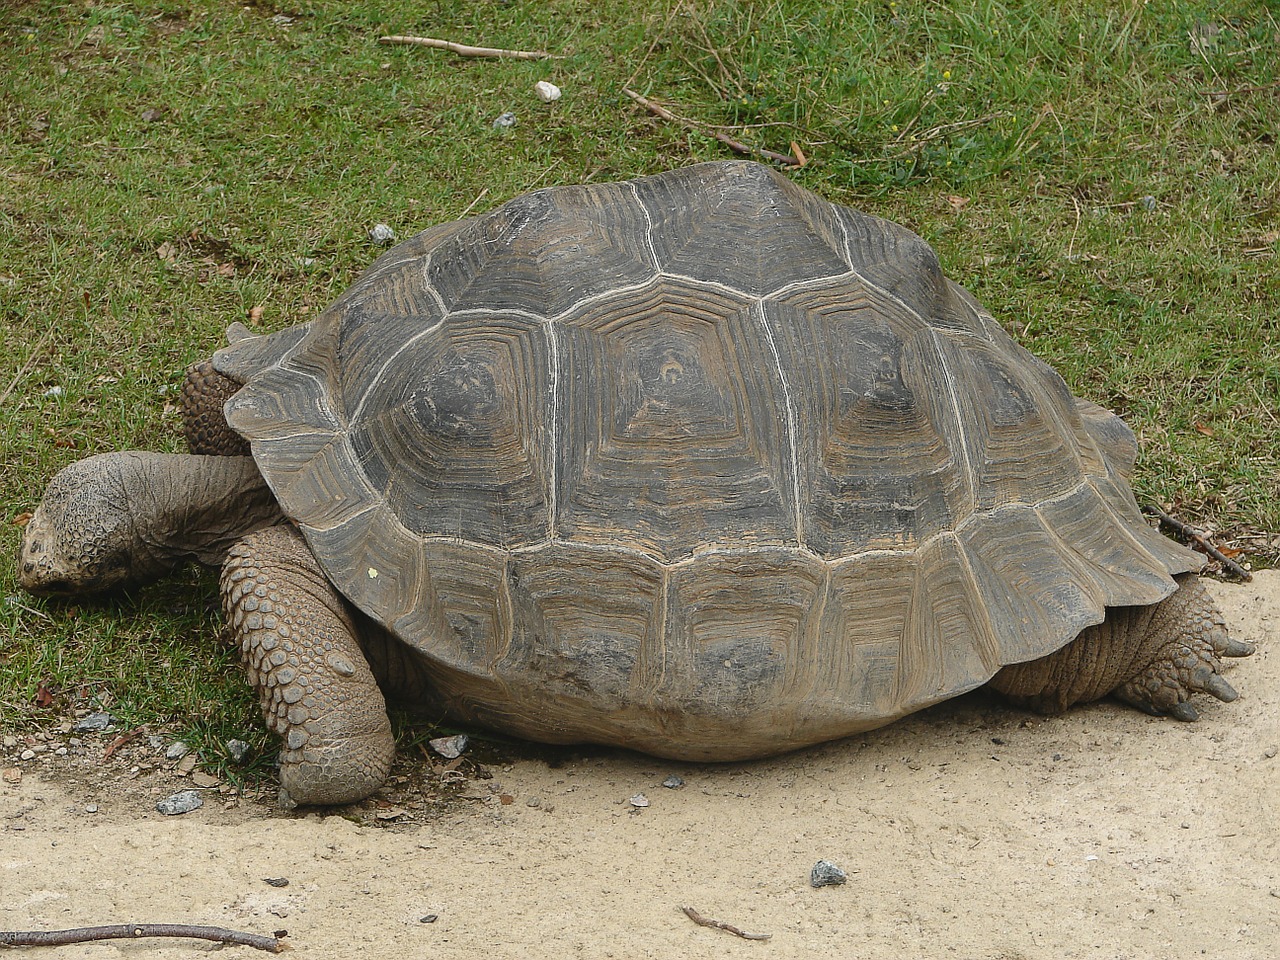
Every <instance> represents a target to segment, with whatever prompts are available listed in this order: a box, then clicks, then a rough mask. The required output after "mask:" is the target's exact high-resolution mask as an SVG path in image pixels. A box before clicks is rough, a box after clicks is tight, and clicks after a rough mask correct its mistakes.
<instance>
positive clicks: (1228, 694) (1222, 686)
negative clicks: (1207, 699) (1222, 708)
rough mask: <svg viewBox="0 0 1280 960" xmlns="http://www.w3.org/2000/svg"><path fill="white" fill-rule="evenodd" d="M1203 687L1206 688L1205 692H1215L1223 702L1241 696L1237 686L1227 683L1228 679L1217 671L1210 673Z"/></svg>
mask: <svg viewBox="0 0 1280 960" xmlns="http://www.w3.org/2000/svg"><path fill="white" fill-rule="evenodd" d="M1201 689H1202V690H1204V692H1205V693H1211V694H1213V695H1214V696H1215V697H1217V698H1218V699H1219V700H1221V701H1222V702H1223V703H1230V702H1231V701H1232V700H1234V699H1236V698H1237V697H1238V696H1240V694H1238V693H1236V690H1235V687H1233V686H1231V684H1229V683H1227V681H1226V680H1224V679H1222V675H1221V674H1217V673H1211V674H1209V676H1208V678H1207V679H1206V680H1205V681H1204V684H1203V685H1202V686H1201Z"/></svg>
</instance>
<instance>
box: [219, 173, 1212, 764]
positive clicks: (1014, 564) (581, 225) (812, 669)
mask: <svg viewBox="0 0 1280 960" xmlns="http://www.w3.org/2000/svg"><path fill="white" fill-rule="evenodd" d="M215 366H217V367H218V368H219V369H221V370H223V371H224V372H227V373H229V374H230V373H234V374H235V375H237V376H238V377H239V378H241V379H247V385H246V386H245V387H244V388H243V389H242V390H241V391H240V392H239V393H238V394H237V395H236V396H235V397H233V398H232V400H231V401H230V402H229V403H228V404H227V408H226V409H227V414H228V418H229V421H230V422H231V424H232V426H233V427H235V428H236V429H237V430H239V431H240V432H241V433H242V434H243V435H245V436H246V437H247V438H249V439H250V441H251V444H252V449H253V454H254V457H255V458H256V460H257V463H258V465H259V468H260V469H261V470H262V472H263V474H264V476H266V478H267V480H268V482H269V483H270V484H271V486H272V489H273V490H274V491H275V493H276V495H277V497H278V498H279V500H280V502H281V504H282V506H283V507H284V509H285V511H286V513H287V514H288V515H289V516H290V517H291V518H292V519H293V520H294V521H295V522H296V523H297V524H298V526H299V528H300V529H301V530H302V531H303V532H304V534H305V535H306V537H307V540H308V542H309V543H310V545H311V548H312V550H313V551H314V552H315V554H316V557H317V559H318V560H319V562H320V563H321V565H322V567H323V568H324V569H325V571H326V573H327V575H328V576H329V577H331V578H332V580H333V582H334V583H335V584H336V585H337V586H338V588H339V589H340V590H342V592H343V593H344V594H345V595H346V596H347V597H349V598H350V599H351V600H352V601H353V602H354V603H355V604H356V605H357V606H358V607H359V608H360V609H362V610H363V611H364V612H365V613H366V614H368V615H370V616H372V617H373V618H375V619H376V620H378V621H379V622H381V623H383V624H385V625H387V626H388V627H390V628H391V629H392V630H393V631H395V632H396V633H397V634H398V635H399V636H400V637H402V638H403V639H404V640H405V641H407V642H408V643H409V644H411V645H412V646H414V647H415V648H417V649H418V650H419V651H421V652H422V653H423V655H424V656H426V657H427V658H428V660H429V661H430V663H431V665H432V670H433V673H434V676H435V679H436V681H437V684H438V686H439V690H440V693H441V695H442V696H443V697H444V698H445V700H446V701H447V702H448V703H449V705H450V707H451V709H452V710H453V712H454V713H456V714H459V715H462V716H466V717H470V718H472V719H474V720H478V721H480V722H484V723H489V724H493V725H496V726H501V727H503V728H504V729H508V730H512V731H515V732H520V733H525V734H527V735H529V736H533V737H536V738H539V739H543V740H552V741H574V740H596V741H605V742H611V743H623V744H626V745H630V746H634V747H637V748H639V749H644V750H648V751H650V752H653V753H658V754H664V755H670V756H684V757H695V758H704V759H729V758H731V757H743V756H753V755H759V754H763V753H771V752H777V751H779V750H784V749H788V748H791V747H795V746H799V745H801V744H803V743H809V742H813V741H815V740H821V739H827V738H830V737H834V736H840V735H843V734H847V733H852V732H855V731H857V730H863V729H867V728H869V727H874V726H878V725H880V724H882V723H885V722H888V721H889V720H891V719H893V718H894V717H896V716H900V715H901V714H903V713H905V712H908V711H910V710H913V709H917V708H919V707H921V706H924V705H926V704H928V703H932V702H935V701H937V700H939V699H943V698H945V697H947V696H951V695H954V694H956V693H958V692H961V691H962V690H965V689H968V688H970V687H973V686H977V685H978V684H980V683H982V682H983V681H985V680H986V679H987V678H989V677H990V676H991V675H992V674H993V673H994V672H995V670H997V669H998V668H999V667H1000V666H1001V665H1002V664H1004V663H1008V662H1014V661H1020V660H1026V659H1030V658H1033V657H1036V656H1041V655H1044V654H1046V653H1049V652H1051V651H1052V650H1054V649H1056V648H1057V647H1059V646H1061V645H1063V644H1065V643H1066V642H1068V641H1069V640H1070V639H1072V638H1073V637H1074V636H1075V635H1076V633H1078V632H1079V630H1080V629H1082V628H1083V627H1084V626H1087V625H1088V624H1090V623H1094V622H1097V621H1098V620H1100V619H1101V617H1102V611H1103V608H1104V607H1105V606H1107V605H1118V604H1139V603H1150V602H1153V601H1155V600H1158V599H1160V598H1161V597H1163V596H1165V595H1167V594H1168V593H1169V592H1171V590H1172V589H1173V583H1172V580H1171V579H1170V574H1172V573H1179V572H1183V571H1186V570H1191V569H1194V568H1195V567H1196V566H1197V561H1196V560H1195V558H1194V557H1191V556H1189V555H1188V554H1187V553H1186V552H1184V551H1182V550H1180V548H1176V547H1174V546H1172V545H1170V544H1168V542H1167V541H1165V540H1163V538H1161V537H1159V536H1158V535H1156V534H1154V533H1152V532H1151V531H1150V530H1149V528H1147V527H1146V525H1145V524H1144V523H1143V522H1142V520H1141V518H1140V517H1139V516H1138V513H1137V508H1136V505H1135V504H1134V503H1133V499H1132V495H1131V493H1130V492H1129V488H1128V483H1127V478H1128V475H1129V473H1130V471H1131V470H1132V467H1133V456H1134V444H1133V438H1132V435H1131V434H1130V433H1129V432H1128V430H1127V428H1126V427H1124V425H1123V424H1122V423H1121V422H1120V421H1119V420H1118V419H1117V418H1115V417H1114V416H1112V415H1111V414H1109V413H1107V412H1106V411H1104V410H1102V409H1101V408H1098V407H1096V406H1094V405H1092V404H1087V403H1085V402H1083V401H1077V400H1075V399H1074V398H1073V397H1071V395H1070V393H1069V392H1068V390H1067V388H1066V385H1065V384H1064V383H1063V382H1062V380H1061V378H1059V377H1058V376H1057V374H1055V373H1054V372H1053V371H1052V370H1050V369H1049V368H1048V367H1047V366H1045V365H1044V364H1042V363H1040V362H1039V361H1037V360H1035V359H1034V358H1033V357H1032V356H1031V355H1030V354H1029V353H1027V352H1026V351H1025V350H1023V349H1022V348H1021V347H1019V346H1018V345H1017V344H1015V343H1014V342H1013V341H1012V340H1011V339H1010V338H1009V337H1008V336H1007V335H1006V334H1005V333H1004V331H1003V330H1002V329H1001V328H1000V326H999V325H998V324H997V323H995V322H994V321H993V320H992V319H991V317H990V316H989V315H988V314H987V313H986V312H985V311H984V310H983V309H982V308H981V307H980V306H979V305H978V304H977V303H976V302H975V301H974V300H973V298H972V297H971V296H970V295H969V294H968V293H966V292H965V291H964V290H962V289H961V288H959V287H958V286H956V285H955V284H953V283H951V282H950V281H948V280H947V279H946V278H945V277H944V276H943V274H942V271H941V269H940V267H939V265H938V261H937V257H936V256H935V254H934V253H933V251H932V250H931V249H930V248H929V246H928V245H927V244H926V243H925V242H924V241H923V240H921V239H920V238H919V237H917V236H915V235H914V234H912V233H911V232H910V231H908V230H905V229H904V228H902V227H899V226H896V225H894V224H890V223H886V222H885V221H882V220H877V219H876V218H874V217H868V216H865V215H863V214H860V213H857V212H855V211H853V210H849V209H847V208H844V207H839V206H836V205H833V204H829V203H826V202H825V201H823V200H821V199H819V198H818V197H816V196H814V195H813V194H811V193H809V192H807V191H805V190H803V189H801V188H799V187H798V186H796V185H795V184H793V183H791V182H790V181H788V180H787V179H786V178H784V177H782V176H781V175H780V174H778V173H775V172H773V171H771V170H768V169H766V168H764V167H761V166H759V165H756V164H751V163H746V162H734V163H718V164H703V165H699V166H695V167H690V168H686V169H683V170H677V171H674V172H672V173H669V174H662V175H659V176H657V177H649V178H643V179H640V180H636V181H631V182H628V183H613V184H601V185H592V186H585V187H555V188H550V189H546V190H540V191H537V192H535V193H532V194H528V195H526V196H523V197H519V198H517V199H515V200H512V201H511V202H509V203H507V204H505V205H503V206H502V207H499V208H498V209H496V210H494V211H492V212H490V213H487V214H484V215H482V216H479V217H475V218H473V219H471V220H467V221H463V222H461V223H456V224H447V225H444V226H441V227H436V228H434V229H432V230H429V231H427V232H425V233H423V234H421V235H419V236H418V237H415V238H413V239H411V240H408V241H406V242H405V243H403V244H401V245H400V246H398V247H396V248H394V249H393V250H391V251H389V252H388V253H386V254H385V255H384V256H383V257H381V258H379V260H378V261H377V262H376V263H375V264H374V265H373V266H372V267H371V268H370V269H369V271H367V272H366V273H365V275H364V276H363V277H361V279H360V280H359V281H358V282H357V283H356V284H355V285H354V286H353V287H352V288H351V289H350V290H349V291H347V293H345V294H344V295H343V296H342V297H341V298H340V299H339V300H338V301H337V302H336V303H335V304H334V305H333V306H332V307H330V308H329V309H328V310H327V311H325V313H324V314H322V315H321V316H320V317H318V318H317V319H316V320H315V321H314V322H313V323H312V324H310V325H309V326H307V327H304V328H298V330H296V331H293V332H282V333H280V334H275V335H273V336H272V337H266V338H256V339H252V340H247V341H240V342H239V343H237V344H235V345H233V346H231V347H229V348H227V349H226V350H224V351H221V352H220V353H219V354H218V355H217V357H215Z"/></svg>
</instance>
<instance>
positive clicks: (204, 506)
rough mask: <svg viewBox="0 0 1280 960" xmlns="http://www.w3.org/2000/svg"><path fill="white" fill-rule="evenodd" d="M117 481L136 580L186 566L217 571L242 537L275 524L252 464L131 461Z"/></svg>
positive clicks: (172, 458)
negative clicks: (133, 539) (129, 526)
mask: <svg viewBox="0 0 1280 960" xmlns="http://www.w3.org/2000/svg"><path fill="white" fill-rule="evenodd" d="M121 481H122V485H123V487H124V490H125V493H126V496H127V497H128V501H129V504H130V507H129V512H130V515H131V517H132V519H133V523H134V528H135V534H136V536H137V538H138V545H139V550H138V553H137V562H138V564H139V567H140V568H141V569H139V570H137V571H136V573H137V575H138V576H139V577H140V578H142V579H150V578H151V577H155V576H159V575H163V573H165V572H167V571H169V570H172V569H173V568H174V567H175V566H177V565H178V564H181V563H183V562H185V561H188V560H194V561H196V562H198V563H203V564H206V565H209V566H218V565H221V563H222V561H223V560H225V559H226V556H227V553H228V551H229V550H230V549H231V547H232V545H233V544H235V543H236V541H238V540H239V539H240V538H241V537H243V536H245V534H248V533H252V532H253V531H254V530H258V529H261V528H262V527H265V526H270V525H271V524H274V523H279V522H280V521H281V519H282V515H281V512H280V507H279V505H278V504H277V503H276V500H275V497H274V496H272V494H271V491H270V489H269V488H268V487H267V484H266V481H265V480H263V479H262V474H261V473H259V472H258V468H257V466H256V465H255V464H254V462H253V458H252V457H218V456H200V455H196V454H159V453H151V454H134V455H133V456H131V457H130V459H129V461H127V466H126V465H125V464H122V470H121Z"/></svg>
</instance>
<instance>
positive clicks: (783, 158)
mask: <svg viewBox="0 0 1280 960" xmlns="http://www.w3.org/2000/svg"><path fill="white" fill-rule="evenodd" d="M622 92H623V93H625V94H626V95H627V96H628V97H630V98H631V99H632V100H634V101H635V102H636V103H638V104H640V106H642V107H644V108H645V109H646V110H648V111H649V112H650V113H652V114H653V115H654V116H655V117H659V118H661V119H663V120H670V121H671V122H672V123H678V124H680V125H681V126H682V127H687V128H689V129H690V130H700V131H702V132H703V133H707V134H710V135H711V136H713V137H715V138H716V139H717V140H719V141H720V142H721V143H723V144H724V145H725V146H726V147H728V148H729V149H730V150H732V151H733V152H734V153H740V154H742V155H743V156H748V157H752V156H759V157H764V159H766V160H772V161H774V162H775V163H781V164H785V165H786V166H788V167H798V166H801V161H800V160H799V159H798V158H797V157H794V156H792V155H791V154H789V153H776V152H774V151H773V150H766V149H765V148H764V147H749V146H747V145H746V144H745V143H742V142H741V141H739V140H735V139H733V137H731V136H729V135H728V134H726V133H721V132H720V131H719V130H716V129H714V128H712V127H709V126H708V125H707V124H705V123H698V121H696V120H690V119H688V118H687V117H680V116H677V115H676V114H674V113H672V112H671V111H670V110H668V109H667V108H666V107H664V106H662V105H661V104H658V103H654V102H653V101H652V100H650V99H648V98H647V97H642V96H640V94H638V93H636V92H635V91H634V90H631V89H629V88H627V87H623V88H622Z"/></svg>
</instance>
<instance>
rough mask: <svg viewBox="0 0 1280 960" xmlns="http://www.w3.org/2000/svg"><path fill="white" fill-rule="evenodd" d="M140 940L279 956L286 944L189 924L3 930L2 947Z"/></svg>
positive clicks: (250, 934)
mask: <svg viewBox="0 0 1280 960" xmlns="http://www.w3.org/2000/svg"><path fill="white" fill-rule="evenodd" d="M139 937H188V938H190V939H193V940H215V941H217V942H218V943H235V944H239V945H240V946H243V947H256V948H257V949H259V950H266V951H268V952H269V953H279V952H280V951H281V950H283V949H284V944H283V943H281V942H280V941H279V940H278V939H277V938H275V937H263V936H259V935H258V934H256V933H243V932H241V931H239V930H228V929H226V928H225V927H198V926H190V925H188V924H185V923H117V924H113V925H112V926H107V927H75V928H73V929H71V930H0V945H2V946H7V947H61V946H65V945H66V944H69V943H90V942H93V941H97V940H137V939H138V938H139Z"/></svg>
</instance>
